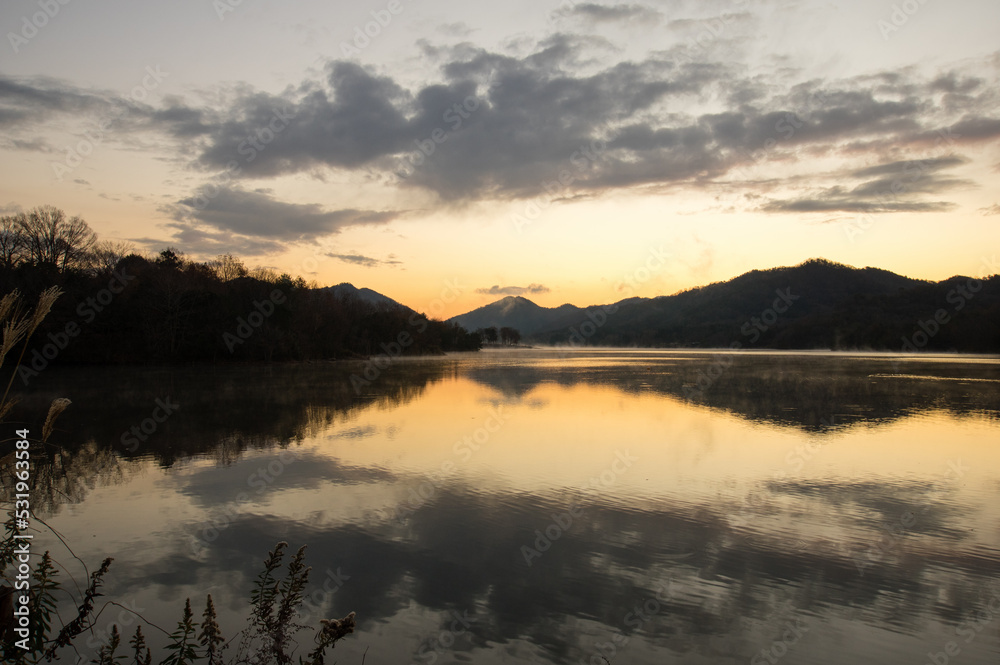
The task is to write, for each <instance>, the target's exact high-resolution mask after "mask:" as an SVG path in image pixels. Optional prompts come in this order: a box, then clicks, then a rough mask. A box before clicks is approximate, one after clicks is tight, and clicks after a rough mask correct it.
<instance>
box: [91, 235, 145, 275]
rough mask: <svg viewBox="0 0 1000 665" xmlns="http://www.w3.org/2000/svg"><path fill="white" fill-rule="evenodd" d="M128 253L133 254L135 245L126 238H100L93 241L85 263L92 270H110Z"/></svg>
mask: <svg viewBox="0 0 1000 665" xmlns="http://www.w3.org/2000/svg"><path fill="white" fill-rule="evenodd" d="M130 254H135V245H133V244H132V243H130V242H128V241H127V240H100V241H98V242H96V243H94V248H93V250H91V252H90V256H89V257H87V263H88V264H89V267H90V268H91V269H92V270H94V272H97V273H103V272H111V271H112V270H114V269H115V267H116V266H117V265H118V262H119V261H121V260H122V259H124V258H125V257H126V256H128V255H130Z"/></svg>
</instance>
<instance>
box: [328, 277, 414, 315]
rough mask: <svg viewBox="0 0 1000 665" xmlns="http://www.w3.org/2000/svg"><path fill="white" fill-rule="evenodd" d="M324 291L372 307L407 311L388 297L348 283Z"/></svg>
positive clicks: (329, 287)
mask: <svg viewBox="0 0 1000 665" xmlns="http://www.w3.org/2000/svg"><path fill="white" fill-rule="evenodd" d="M324 290H326V291H330V292H331V293H333V294H334V295H335V296H338V297H341V298H343V297H348V298H357V299H358V300H362V301H364V302H368V303H372V304H373V305H390V306H392V307H403V308H404V309H409V308H408V307H406V306H405V305H402V304H400V303H398V302H396V301H395V300H393V299H392V298H390V297H389V296H384V295H382V294H381V293H379V292H378V291H372V290H371V289H367V288H360V289H359V288H357V287H356V286H354V285H353V284H351V283H349V282H341V283H340V284H337V285H336V286H328V287H326V288H325V289H324Z"/></svg>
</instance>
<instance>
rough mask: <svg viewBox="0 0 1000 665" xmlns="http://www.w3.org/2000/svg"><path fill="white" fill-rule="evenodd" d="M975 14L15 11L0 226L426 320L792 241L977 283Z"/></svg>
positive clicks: (602, 7)
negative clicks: (268, 277) (255, 272)
mask: <svg viewBox="0 0 1000 665" xmlns="http://www.w3.org/2000/svg"><path fill="white" fill-rule="evenodd" d="M997 26H1000V3H997V2H996V0H954V1H952V2H944V1H943V0H906V1H904V2H882V1H880V0H843V1H840V2H822V1H812V0H802V1H797V0H707V1H705V0H698V1H694V0H690V1H648V2H617V3H616V2H573V1H571V0H558V1H557V0H550V1H549V0H532V1H530V2H528V1H522V0H510V1H507V2H503V3H496V2H491V3H473V2H467V1H466V2H458V1H457V0H361V1H354V2H350V3H348V2H330V1H321V0H298V1H283V2H278V1H277V0H173V1H172V2H169V3H167V2H155V1H153V0H90V1H87V0H30V1H29V0H6V1H5V2H4V3H3V5H2V6H0V29H2V33H3V34H4V40H3V43H2V44H0V151H2V152H0V155H2V157H0V213H2V214H9V213H12V212H16V211H19V210H26V209H30V208H33V207H35V206H38V205H54V206H56V207H59V208H61V209H63V210H65V211H66V212H67V213H68V214H70V215H80V216H81V217H83V218H84V219H85V220H86V221H87V222H88V223H89V224H90V226H91V227H92V228H93V229H94V230H95V231H96V232H97V233H98V234H99V236H100V237H101V238H102V239H112V240H125V241H130V242H132V243H134V245H135V246H136V248H137V249H139V250H142V251H146V252H149V253H158V252H159V251H160V250H162V249H163V248H165V247H172V248H174V249H176V250H179V251H181V252H183V253H184V254H185V255H186V256H187V257H189V258H191V259H195V260H209V259H212V258H213V257H215V256H217V255H219V254H224V253H232V254H235V255H237V256H240V257H242V258H243V259H244V261H245V262H246V263H247V264H248V265H250V266H256V265H261V266H267V267H271V268H274V269H276V270H278V271H284V272H289V273H291V274H293V275H301V276H303V277H305V278H307V279H309V280H315V281H316V282H317V283H319V284H321V285H327V284H336V283H340V282H344V281H348V282H351V283H353V284H355V285H356V286H359V287H361V286H365V287H368V288H371V289H374V290H376V291H379V292H381V293H384V294H386V295H388V296H390V297H392V298H394V299H396V300H398V301H400V302H402V303H404V304H406V305H408V306H410V307H413V308H414V309H417V310H419V311H424V312H427V313H429V314H433V315H435V316H438V317H448V316H452V315H456V314H460V313H463V312H466V311H468V310H471V309H474V308H476V307H479V306H481V305H484V304H487V303H489V302H492V301H495V300H497V299H499V298H501V297H503V296H506V295H523V296H525V297H527V298H530V299H531V300H533V301H534V302H536V303H538V304H540V305H543V306H548V307H554V306H558V305H560V304H562V303H566V302H570V303H573V304H576V305H579V306H585V305H592V304H604V303H611V302H615V301H617V300H620V299H622V298H624V297H626V296H636V295H638V296H644V297H654V296H658V295H666V294H671V293H675V292H677V291H680V290H683V289H687V288H691V287H694V286H699V285H703V284H707V283H711V282H716V281H722V280H726V279H729V278H732V277H734V276H736V275H739V274H742V273H744V272H747V271H749V270H753V269H757V268H770V267H774V266H782V265H795V264H798V263H801V262H803V261H805V260H808V259H810V258H814V257H823V258H827V259H829V260H832V261H837V262H841V263H846V264H848V265H853V266H857V267H864V266H876V267H880V268H885V269H888V270H892V271H894V272H898V273H900V274H904V275H907V276H910V277H916V278H923V279H932V280H940V279H944V278H947V277H950V276H952V275H956V274H963V275H973V276H980V275H982V274H987V273H990V274H991V273H995V272H996V269H995V265H996V263H995V259H994V257H995V254H996V248H997V246H998V244H1000V242H998V241H1000V227H998V222H1000V187H998V185H1000V103H998V102H1000V85H998V74H1000V40H998V39H997V36H996V35H997ZM991 268H992V269H991Z"/></svg>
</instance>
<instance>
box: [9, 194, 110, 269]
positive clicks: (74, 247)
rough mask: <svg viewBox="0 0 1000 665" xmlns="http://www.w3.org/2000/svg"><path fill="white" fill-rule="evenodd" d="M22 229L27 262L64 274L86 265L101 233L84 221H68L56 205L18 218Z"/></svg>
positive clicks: (33, 209) (42, 207) (30, 211)
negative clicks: (51, 268)
mask: <svg viewBox="0 0 1000 665" xmlns="http://www.w3.org/2000/svg"><path fill="white" fill-rule="evenodd" d="M14 219H15V221H16V223H17V225H18V227H19V228H20V230H21V236H22V242H23V251H24V254H25V260H27V261H28V262H30V263H33V264H35V265H45V264H47V265H53V266H55V267H56V268H57V269H59V270H60V271H62V270H66V269H67V268H74V267H78V266H80V265H82V264H83V263H84V261H85V260H86V259H87V257H88V256H89V254H90V252H91V250H92V249H93V247H94V244H95V243H96V242H97V234H96V233H94V231H93V230H92V229H91V228H90V226H88V225H87V222H85V221H83V218H81V217H79V216H77V217H71V218H69V219H67V218H66V213H65V212H63V211H62V210H59V209H58V208H56V207H54V206H39V207H37V208H32V209H31V210H29V211H28V212H20V213H17V214H16V215H14Z"/></svg>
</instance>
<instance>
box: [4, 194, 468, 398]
mask: <svg viewBox="0 0 1000 665" xmlns="http://www.w3.org/2000/svg"><path fill="white" fill-rule="evenodd" d="M0 284H2V292H3V293H9V292H11V291H13V290H17V291H19V292H20V293H21V294H22V295H23V296H24V297H26V298H27V299H31V298H35V297H37V296H38V295H39V294H40V293H41V292H42V291H43V290H44V289H46V288H48V287H51V286H58V287H59V288H60V289H61V290H62V292H63V293H62V295H61V297H60V298H59V299H58V300H57V301H56V303H55V305H54V306H53V308H52V314H51V315H50V316H49V317H48V318H47V319H46V320H45V321H44V322H43V324H42V326H41V327H40V328H39V329H38V332H37V333H36V334H35V336H34V338H33V340H32V345H31V346H29V347H28V349H27V350H26V352H25V355H24V356H23V357H22V360H21V364H20V366H19V370H18V371H19V373H20V374H21V375H22V379H23V380H24V381H25V382H27V381H29V380H30V379H31V378H33V377H34V376H35V375H37V373H39V372H41V371H44V369H45V368H46V367H48V366H49V365H50V364H53V363H148V362H153V363H174V362H189V361H225V360H243V361H257V360H264V361H268V360H315V359H337V358H350V357H366V356H370V355H373V354H377V353H379V352H380V349H381V347H380V344H385V343H389V342H392V341H393V340H397V339H399V338H400V335H403V334H405V335H406V336H407V339H412V342H410V343H409V344H408V345H407V347H406V353H408V354H427V353H440V352H444V351H468V350H478V349H479V348H480V346H481V341H480V340H481V336H480V335H477V334H475V333H469V332H467V331H466V330H465V329H464V328H462V327H460V326H458V325H455V324H449V323H445V322H443V321H438V320H434V319H430V318H429V317H427V316H426V315H424V314H422V313H419V312H415V311H413V310H410V309H409V308H406V307H403V306H401V305H394V304H388V303H384V304H374V303H370V302H367V301H364V300H361V299H359V298H356V297H352V296H349V295H346V294H342V295H337V294H335V293H334V292H333V291H332V290H330V289H325V288H321V287H319V285H317V284H316V283H307V282H306V281H305V280H304V279H303V278H302V277H293V276H291V275H290V274H288V273H278V272H276V271H274V270H271V269H268V268H261V267H257V268H248V267H247V266H246V265H245V264H244V263H243V261H242V260H241V259H239V258H238V257H235V256H233V255H231V254H226V255H222V256H219V257H217V258H216V259H214V260H212V261H205V262H199V261H194V260H189V259H187V258H185V257H184V256H183V255H182V254H181V253H179V252H177V251H176V250H174V249H172V248H167V249H164V250H163V251H161V252H160V253H159V254H158V255H155V256H143V255H141V254H139V253H138V252H136V251H135V249H134V248H133V247H132V246H131V244H130V243H125V242H114V241H106V240H100V239H99V238H98V237H97V234H96V233H95V232H94V231H93V230H92V229H91V228H90V227H89V225H88V224H87V223H86V222H85V221H84V220H83V219H81V218H80V217H68V216H67V215H66V214H65V213H64V212H63V211H61V210H58V209H56V208H54V207H52V206H42V207H39V208H35V209H33V210H29V211H27V212H20V213H17V214H14V215H6V216H3V217H0Z"/></svg>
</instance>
